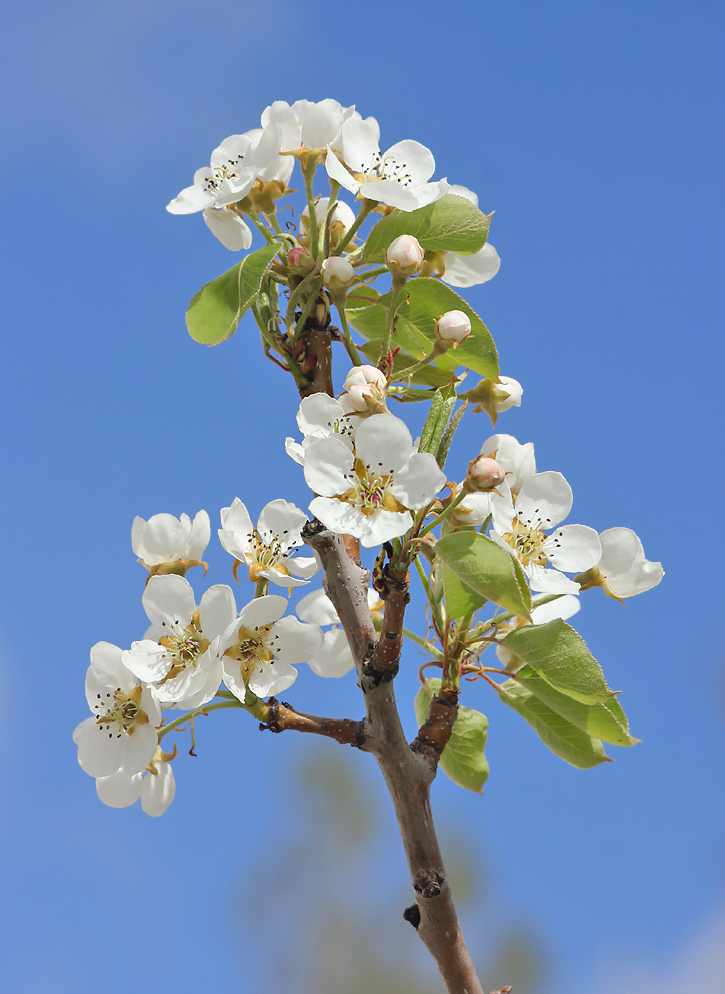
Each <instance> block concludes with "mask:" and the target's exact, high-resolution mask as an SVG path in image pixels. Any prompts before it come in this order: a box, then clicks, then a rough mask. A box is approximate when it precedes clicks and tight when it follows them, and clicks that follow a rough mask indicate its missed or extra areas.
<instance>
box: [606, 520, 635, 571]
mask: <svg viewBox="0 0 725 994" xmlns="http://www.w3.org/2000/svg"><path fill="white" fill-rule="evenodd" d="M599 539H600V541H601V543H602V558H601V560H600V561H599V572H600V573H602V574H603V575H604V576H606V577H609V576H619V575H620V574H622V573H626V572H627V571H628V570H630V569H631V568H632V566H633V565H634V563H635V561H636V560H637V559H638V558H639V561H640V562H643V561H644V549H643V548H642V543H641V542H640V540H639V538H638V537H637V535H636V534H635V532H633V531H632V529H631V528H607V529H606V531H603V532H602V533H601V535H600V536H599Z"/></svg>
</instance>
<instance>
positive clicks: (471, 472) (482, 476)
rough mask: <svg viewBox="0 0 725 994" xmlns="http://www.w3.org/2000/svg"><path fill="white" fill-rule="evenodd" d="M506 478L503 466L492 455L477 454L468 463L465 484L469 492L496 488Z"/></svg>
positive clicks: (464, 487)
mask: <svg viewBox="0 0 725 994" xmlns="http://www.w3.org/2000/svg"><path fill="white" fill-rule="evenodd" d="M505 479H506V470H505V469H504V468H503V466H502V465H501V464H500V463H498V462H496V460H495V459H491V458H490V456H477V457H476V458H475V459H473V460H471V462H470V463H469V464H468V472H467V473H466V479H465V482H464V484H463V489H464V490H465V491H466V492H467V493H475V492H477V491H479V492H480V491H486V490H495V489H496V487H500V486H501V484H502V483H503V482H504V480H505Z"/></svg>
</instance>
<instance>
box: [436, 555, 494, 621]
mask: <svg viewBox="0 0 725 994" xmlns="http://www.w3.org/2000/svg"><path fill="white" fill-rule="evenodd" d="M443 590H444V597H445V605H446V617H447V618H450V620H451V621H457V620H458V619H459V618H465V616H466V615H467V614H473V613H474V611H478V609H479V608H482V607H483V605H484V604H485V603H486V598H485V597H484V596H483V595H482V594H479V593H476V591H475V590H473V589H472V588H471V587H469V586H468V585H467V584H465V583H464V582H463V580H460V579H459V578H458V577H457V576H456V574H455V573H454V572H453V570H452V569H449V567H448V566H446V565H445V564H444V566H443Z"/></svg>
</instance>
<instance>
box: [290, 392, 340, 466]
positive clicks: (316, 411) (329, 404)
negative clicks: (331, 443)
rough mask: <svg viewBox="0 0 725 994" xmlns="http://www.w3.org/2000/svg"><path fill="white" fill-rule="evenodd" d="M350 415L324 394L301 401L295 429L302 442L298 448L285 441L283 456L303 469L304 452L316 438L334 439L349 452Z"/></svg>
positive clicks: (314, 395) (297, 445)
mask: <svg viewBox="0 0 725 994" xmlns="http://www.w3.org/2000/svg"><path fill="white" fill-rule="evenodd" d="M351 414H352V412H351V411H350V410H348V409H347V408H346V407H344V406H343V404H341V403H340V401H339V400H335V398H334V397H328V395H327V394H326V393H315V394H312V395H311V396H310V397H305V398H303V400H302V401H301V402H300V406H299V410H298V411H297V426H298V427H299V429H300V431H301V432H302V434H303V436H304V438H303V441H302V444H300V443H299V442H296V441H295V440H294V439H293V438H289V437H288V438H286V439H285V451H286V452H287V455H288V456H290V458H292V459H294V461H295V462H296V463H299V464H300V466H304V463H305V452H306V450H307V448H308V446H309V445H310V443H311V442H313V441H314V440H315V439H316V438H327V436H328V435H336V436H338V437H339V438H340V439H342V441H343V442H344V443H345V445H347V447H348V448H349V449H350V451H351V452H352V436H353V434H354V426H353V418H352V416H351Z"/></svg>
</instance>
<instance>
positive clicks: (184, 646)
mask: <svg viewBox="0 0 725 994" xmlns="http://www.w3.org/2000/svg"><path fill="white" fill-rule="evenodd" d="M199 629H200V622H199V612H198V611H196V612H195V614H194V617H193V618H192V619H191V623H190V624H189V625H187V627H186V628H183V629H182V628H176V627H174V628H173V629H171V630H170V631H169V634H168V635H163V636H162V637H161V638H160V639H159V645H162V646H163V647H164V648H165V649H168V655H169V656H171V659H172V663H171V668H170V669H169V672H168V673H167V674H166V676H165V677H164V678H163V680H160V681H159V683H160V684H162V683H166V681H167V680H172V679H173V678H174V677H175V676H178V675H179V673H182V672H183V671H184V670H185V669H186V668H187V667H189V666H196V664H197V662H198V661H199V657H200V656H203V655H204V653H205V652H206V650H207V649H208V648H209V645H210V642H209V639H205V638H203V637H202V634H201V631H200V630H199Z"/></svg>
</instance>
